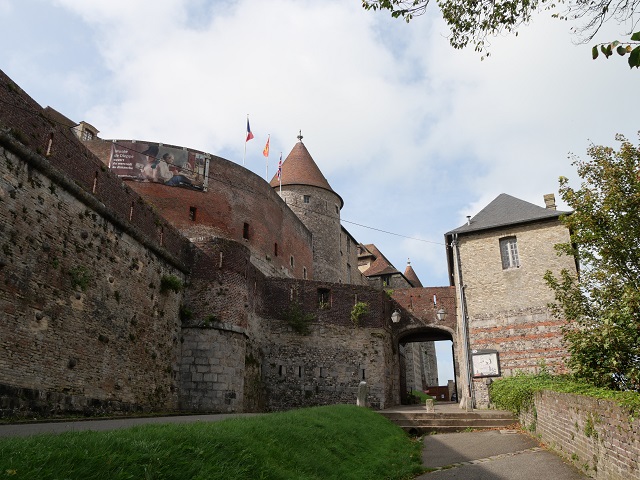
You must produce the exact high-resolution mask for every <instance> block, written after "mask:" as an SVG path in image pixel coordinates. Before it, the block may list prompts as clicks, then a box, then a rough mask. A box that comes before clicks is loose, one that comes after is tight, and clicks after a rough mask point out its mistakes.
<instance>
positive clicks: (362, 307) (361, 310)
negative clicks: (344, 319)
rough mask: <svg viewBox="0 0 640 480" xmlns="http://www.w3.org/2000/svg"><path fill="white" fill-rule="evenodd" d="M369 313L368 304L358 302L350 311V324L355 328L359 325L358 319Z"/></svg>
mask: <svg viewBox="0 0 640 480" xmlns="http://www.w3.org/2000/svg"><path fill="white" fill-rule="evenodd" d="M367 313H369V304H368V303H366V302H358V303H356V304H355V305H354V306H353V308H352V309H351V322H353V324H354V325H355V326H356V327H357V326H358V325H360V319H361V318H362V317H363V316H365V315H366V314H367Z"/></svg>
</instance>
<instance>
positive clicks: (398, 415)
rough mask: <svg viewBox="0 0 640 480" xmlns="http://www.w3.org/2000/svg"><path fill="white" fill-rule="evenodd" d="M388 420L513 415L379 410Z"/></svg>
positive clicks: (509, 417) (505, 414) (506, 414)
mask: <svg viewBox="0 0 640 480" xmlns="http://www.w3.org/2000/svg"><path fill="white" fill-rule="evenodd" d="M380 413H381V414H382V415H384V416H385V417H386V418H388V419H389V420H403V419H409V420H420V419H434V418H435V419H447V418H453V419H460V420H476V419H492V420H505V419H506V420H513V419H514V418H515V417H514V416H513V414H511V413H509V412H501V411H493V412H491V411H489V410H488V411H486V412H463V411H461V412H460V413H428V412H380Z"/></svg>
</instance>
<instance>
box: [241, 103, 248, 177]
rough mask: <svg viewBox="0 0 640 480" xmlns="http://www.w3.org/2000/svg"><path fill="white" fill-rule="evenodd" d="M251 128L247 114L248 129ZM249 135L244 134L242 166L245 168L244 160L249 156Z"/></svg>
mask: <svg viewBox="0 0 640 480" xmlns="http://www.w3.org/2000/svg"><path fill="white" fill-rule="evenodd" d="M248 126H249V114H248V113H247V128H248ZM247 133H248V132H244V154H243V155H242V166H243V167H244V159H245V157H246V156H247Z"/></svg>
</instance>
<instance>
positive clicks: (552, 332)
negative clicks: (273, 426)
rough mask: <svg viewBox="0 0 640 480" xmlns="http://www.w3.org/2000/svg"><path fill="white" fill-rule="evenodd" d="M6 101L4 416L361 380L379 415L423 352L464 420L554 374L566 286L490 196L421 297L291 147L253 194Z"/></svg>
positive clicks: (154, 149) (259, 401) (318, 396)
mask: <svg viewBox="0 0 640 480" xmlns="http://www.w3.org/2000/svg"><path fill="white" fill-rule="evenodd" d="M0 102H1V106H2V109H1V111H0V174H1V175H0V205H1V206H2V208H1V209H0V222H1V223H0V225H1V228H0V244H1V246H2V251H1V253H0V315H2V318H1V319H0V334H1V335H0V338H1V341H0V349H1V352H2V355H0V414H2V415H16V414H29V413H34V412H35V413H40V414H55V413H72V412H75V413H85V414H93V413H98V412H132V411H152V410H163V411H216V412H252V411H273V410H283V409H288V408H294V407H301V406H310V405H322V404H333V403H353V402H354V399H355V393H356V390H357V387H358V384H359V383H360V382H361V381H363V380H364V381H366V382H367V384H368V385H369V398H368V400H369V404H370V405H371V406H372V407H373V408H386V407H390V406H393V405H397V404H399V403H401V402H402V401H404V400H406V394H407V389H408V386H411V385H414V384H419V382H417V381H416V377H417V375H418V374H417V373H416V372H415V368H414V367H415V365H416V363H418V362H420V361H426V362H427V363H431V364H432V365H433V363H434V362H435V360H433V358H434V356H433V355H432V354H429V352H427V353H425V354H424V356H423V355H422V354H420V353H418V354H417V355H416V352H414V351H413V350H412V348H411V345H412V344H415V343H416V342H427V343H428V342H433V341H435V340H451V341H452V342H453V351H454V363H455V371H456V379H455V386H454V387H453V388H455V390H456V395H457V396H458V398H460V399H462V400H463V403H466V404H467V405H468V404H469V402H471V403H472V404H474V403H475V405H476V406H487V405H488V404H489V403H490V398H489V397H488V391H487V388H486V385H487V384H488V381H489V380H490V379H492V378H495V377H498V376H501V375H504V374H507V375H508V374H512V373H513V372H515V371H517V370H523V369H524V370H526V369H535V368H536V366H537V365H538V364H539V362H540V361H541V360H545V362H546V364H547V366H550V367H551V368H554V369H562V362H561V359H562V357H563V355H564V354H565V351H564V349H563V347H562V345H561V343H560V338H561V334H560V327H561V324H562V322H561V321H560V320H556V319H552V318H551V316H550V314H549V312H548V311H547V308H546V303H547V302H548V301H549V297H550V292H549V291H545V290H544V285H543V283H542V279H541V278H542V274H541V273H540V272H544V270H546V269H547V268H549V269H552V270H559V269H560V268H562V267H563V266H566V261H565V260H566V259H558V258H556V257H554V255H555V253H553V243H558V242H559V241H566V239H567V238H568V233H567V231H566V229H565V228H564V227H563V226H562V225H561V224H560V222H559V220H558V217H559V216H560V214H561V212H557V211H556V210H555V209H553V208H546V209H545V208H541V207H537V206H535V205H532V204H529V203H527V202H523V201H521V200H518V199H514V198H513V197H509V196H501V197H498V199H496V201H494V202H492V204H490V205H489V206H488V207H487V209H485V210H483V211H482V212H480V213H479V214H478V215H477V216H476V217H474V219H471V220H470V224H469V225H467V226H463V227H460V228H459V229H456V230H452V231H451V232H449V233H447V234H446V235H445V239H446V243H447V245H448V247H447V251H446V254H447V258H448V260H449V265H450V273H451V283H450V285H449V286H444V287H423V286H422V285H421V283H420V281H419V279H418V277H417V275H416V274H415V272H414V271H413V269H412V268H411V266H410V265H408V266H407V269H406V270H405V272H404V273H401V272H399V271H398V270H396V269H395V268H394V267H393V266H392V265H391V264H390V263H389V262H388V260H386V258H385V257H384V255H382V254H381V252H379V251H378V250H377V249H376V248H375V246H374V245H364V244H361V243H359V242H358V241H357V240H356V239H355V238H353V236H352V235H351V234H349V232H348V231H347V230H346V229H345V228H344V227H343V226H342V225H341V222H340V210H341V208H342V206H343V202H342V198H341V197H340V196H339V195H338V193H336V192H335V191H334V190H333V189H332V188H331V186H330V184H329V182H328V181H327V179H326V178H325V177H324V176H323V174H322V172H321V171H320V169H319V168H318V166H317V164H316V163H315V161H314V160H313V158H312V157H311V154H310V153H309V152H308V150H307V149H306V147H305V145H304V143H302V136H300V137H299V141H298V143H296V144H295V145H294V147H293V149H292V151H291V153H290V154H289V155H288V157H287V158H286V160H285V161H284V163H283V164H282V171H281V175H280V176H279V177H278V176H274V178H273V180H272V181H271V182H270V183H267V182H265V181H264V180H263V179H261V178H259V177H258V176H257V175H255V174H253V173H252V172H250V171H248V170H246V169H245V168H243V167H242V166H239V165H237V164H235V163H233V162H230V161H228V160H225V159H223V158H220V157H217V156H215V155H211V154H208V153H206V152H201V151H196V150H193V149H188V148H183V147H178V146H173V145H165V144H160V143H155V142H141V141H132V140H103V139H100V138H98V135H97V134H98V131H97V130H96V129H95V128H94V127H93V126H91V125H89V124H87V123H85V122H80V123H76V122H73V121H71V120H69V119H67V118H66V117H64V116H63V115H61V114H59V113H58V112H56V111H55V110H53V109H50V108H44V109H43V108H42V107H41V106H39V105H38V104H37V103H36V102H34V101H33V100H32V99H31V98H30V97H29V96H28V95H27V94H26V93H25V92H23V91H22V90H21V89H20V87H18V86H17V85H16V84H15V83H14V82H13V81H12V80H11V79H10V78H8V77H7V76H6V75H5V74H4V73H3V72H0ZM496 202H497V203H496ZM496 219H497V220H496ZM516 239H517V249H516V247H514V244H515V243H514V242H515V240H516ZM510 241H511V243H509V242H510ZM504 245H506V246H504ZM501 252H502V257H501ZM514 252H516V253H517V254H516V253H514ZM549 252H552V253H549ZM501 258H502V260H501ZM505 258H506V259H507V260H506V263H505ZM509 262H511V263H509ZM500 265H501V267H500V268H499V267H498V266H500ZM505 265H506V266H505ZM431 370H433V369H431ZM423 371H424V369H423ZM431 378H432V379H433V375H432V376H431Z"/></svg>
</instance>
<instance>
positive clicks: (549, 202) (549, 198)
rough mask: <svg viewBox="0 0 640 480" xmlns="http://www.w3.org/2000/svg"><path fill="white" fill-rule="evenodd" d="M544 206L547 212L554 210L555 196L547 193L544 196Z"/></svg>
mask: <svg viewBox="0 0 640 480" xmlns="http://www.w3.org/2000/svg"><path fill="white" fill-rule="evenodd" d="M544 205H545V207H546V208H548V209H549V210H555V209H556V196H555V195H554V194H553V193H547V194H546V195H545V196H544Z"/></svg>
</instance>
